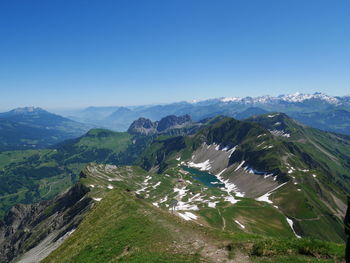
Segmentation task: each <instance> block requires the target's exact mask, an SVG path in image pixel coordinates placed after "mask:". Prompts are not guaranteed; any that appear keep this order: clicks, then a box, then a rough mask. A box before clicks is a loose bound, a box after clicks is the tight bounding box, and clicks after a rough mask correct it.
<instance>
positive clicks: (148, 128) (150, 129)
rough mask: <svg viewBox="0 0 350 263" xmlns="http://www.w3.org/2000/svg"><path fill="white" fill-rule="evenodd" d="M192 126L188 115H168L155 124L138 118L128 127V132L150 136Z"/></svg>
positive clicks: (193, 123)
mask: <svg viewBox="0 0 350 263" xmlns="http://www.w3.org/2000/svg"><path fill="white" fill-rule="evenodd" d="M194 125H196V123H195V122H193V121H192V119H191V116H189V115H188V114H186V115H183V116H175V115H169V116H167V117H164V118H162V119H161V120H160V121H155V122H152V121H151V120H150V119H146V118H139V119H137V120H136V121H134V122H133V123H132V124H131V125H130V127H129V129H128V132H129V133H131V134H143V135H150V134H159V133H166V132H168V131H169V130H172V129H181V128H185V127H189V126H194Z"/></svg>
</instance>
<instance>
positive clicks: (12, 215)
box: [0, 183, 92, 262]
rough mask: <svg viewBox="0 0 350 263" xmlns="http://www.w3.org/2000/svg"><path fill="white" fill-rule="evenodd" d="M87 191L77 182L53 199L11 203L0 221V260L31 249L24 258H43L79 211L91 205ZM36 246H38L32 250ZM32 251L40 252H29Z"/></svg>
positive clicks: (77, 220)
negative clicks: (12, 205)
mask: <svg viewBox="0 0 350 263" xmlns="http://www.w3.org/2000/svg"><path fill="white" fill-rule="evenodd" d="M88 192H89V188H87V187H86V186H84V185H82V184H81V183H77V184H76V185H74V186H73V187H71V188H70V189H68V190H67V191H66V192H64V193H62V194H60V195H59V196H57V197H56V198H55V199H53V200H50V201H43V202H40V203H37V204H32V205H23V204H19V205H16V206H14V207H13V208H12V209H11V210H10V211H9V213H8V214H7V216H6V217H5V218H4V221H3V222H1V221H0V262H11V261H12V260H14V259H15V258H17V259H18V256H19V255H22V254H23V253H25V252H27V251H32V250H33V252H32V253H29V254H28V255H27V254H26V256H25V257H30V258H31V260H32V261H34V262H38V261H40V260H41V259H43V258H44V257H46V256H47V255H48V254H49V253H50V252H51V251H52V250H53V249H54V248H55V246H54V245H55V243H57V242H59V241H60V240H62V237H64V236H65V235H67V233H70V232H71V231H73V230H74V229H75V228H76V227H77V226H78V224H79V223H80V222H81V220H82V219H83V214H84V213H85V212H86V211H88V209H89V208H90V206H91V204H92V200H91V198H89V197H88V196H87V195H86V194H87V193H88ZM44 241H45V245H43V242H44ZM37 246H42V247H41V249H39V250H38V249H37V250H35V248H36V247H37ZM48 247H51V248H52V249H49V248H48ZM56 247H57V244H56ZM43 250H44V251H45V253H43ZM35 251H36V252H37V254H38V253H39V254H40V255H33V253H34V254H35ZM25 257H24V258H25ZM32 261H30V262H32ZM20 262H22V261H20ZM23 262H29V261H25V260H24V261H23Z"/></svg>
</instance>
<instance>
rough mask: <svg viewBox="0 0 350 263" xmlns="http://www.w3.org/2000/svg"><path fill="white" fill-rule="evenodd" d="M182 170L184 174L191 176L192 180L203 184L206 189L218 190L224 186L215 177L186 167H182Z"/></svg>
mask: <svg viewBox="0 0 350 263" xmlns="http://www.w3.org/2000/svg"><path fill="white" fill-rule="evenodd" d="M182 169H184V170H185V171H186V172H189V173H190V174H191V175H192V178H194V179H196V180H198V181H200V182H201V183H203V184H204V185H206V186H208V187H218V188H220V187H225V184H223V183H222V182H221V181H220V180H218V179H217V178H216V176H214V175H212V174H210V173H208V172H203V171H200V170H197V169H195V168H191V167H187V166H183V167H182Z"/></svg>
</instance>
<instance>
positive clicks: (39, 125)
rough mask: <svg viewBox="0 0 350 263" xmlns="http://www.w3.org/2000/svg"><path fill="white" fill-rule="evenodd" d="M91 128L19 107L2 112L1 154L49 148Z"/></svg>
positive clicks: (0, 128) (33, 109)
mask: <svg viewBox="0 0 350 263" xmlns="http://www.w3.org/2000/svg"><path fill="white" fill-rule="evenodd" d="M91 127H92V126H91V125H87V124H82V123H78V122H76V121H72V120H70V119H67V118H64V117H62V116H59V115H56V114H53V113H50V112H48V111H45V110H43V109H41V108H35V107H25V108H17V109H14V110H11V111H9V112H4V113H0V151H4V150H22V149H37V148H47V147H49V146H51V145H54V144H56V143H59V142H62V141H64V140H67V139H71V138H76V137H78V136H80V135H83V134H84V133H86V132H87V131H88V130H89V128H91Z"/></svg>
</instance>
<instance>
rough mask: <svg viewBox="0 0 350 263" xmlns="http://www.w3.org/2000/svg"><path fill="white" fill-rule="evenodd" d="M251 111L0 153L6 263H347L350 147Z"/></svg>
mask: <svg viewBox="0 0 350 263" xmlns="http://www.w3.org/2000/svg"><path fill="white" fill-rule="evenodd" d="M198 103H209V102H198ZM223 103H232V102H223ZM293 103H294V102H293ZM297 103H299V102H297ZM332 103H333V102H332ZM159 107H163V106H159ZM164 107H168V106H164ZM248 109H249V110H247V112H248V113H249V112H251V113H254V114H253V115H254V116H253V117H249V118H245V120H243V121H242V120H236V119H234V118H231V117H227V116H222V115H218V116H215V117H212V118H211V117H208V118H206V119H202V120H201V121H198V120H196V119H192V118H191V117H192V116H191V117H190V115H182V116H174V115H170V116H166V117H164V118H161V119H159V121H153V120H152V119H146V118H145V117H143V118H139V119H137V118H136V120H134V121H133V122H132V123H131V124H130V126H129V128H128V131H127V132H114V131H110V130H106V129H92V130H90V131H89V132H87V133H86V134H84V135H83V136H81V137H78V138H76V139H71V140H67V141H64V142H61V143H59V144H56V145H54V146H53V147H51V148H50V149H38V150H26V151H5V152H1V153H0V171H1V172H0V178H1V182H2V184H1V185H0V209H1V216H2V218H3V221H2V222H1V223H0V252H1V253H0V255H1V261H4V262H11V261H16V262H28V261H34V262H35V261H39V259H40V260H43V262H96V260H97V259H98V260H99V262H111V261H117V262H342V260H343V253H344V246H343V245H341V243H342V242H344V239H345V235H344V232H343V224H342V220H343V217H344V213H345V210H346V193H348V192H349V190H350V177H349V174H350V137H349V136H348V135H342V134H337V133H333V132H325V131H321V130H319V129H315V128H311V127H308V126H306V125H304V124H302V123H300V122H299V121H296V120H294V119H293V118H291V117H289V116H288V115H286V114H284V113H279V112H270V111H268V113H265V112H264V110H263V112H261V111H260V110H259V108H251V107H250V108H248ZM134 110H135V109H134ZM241 112H243V111H241ZM260 113H263V114H260ZM257 114H260V115H257ZM247 115H249V114H247ZM245 117H247V116H245ZM59 193H61V194H59ZM18 203H22V204H19V205H15V204H18ZM23 203H24V204H23ZM14 205H15V206H14Z"/></svg>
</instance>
